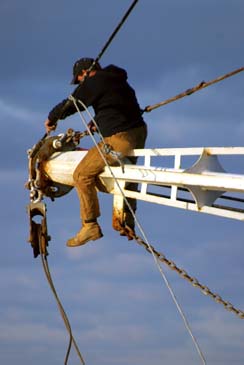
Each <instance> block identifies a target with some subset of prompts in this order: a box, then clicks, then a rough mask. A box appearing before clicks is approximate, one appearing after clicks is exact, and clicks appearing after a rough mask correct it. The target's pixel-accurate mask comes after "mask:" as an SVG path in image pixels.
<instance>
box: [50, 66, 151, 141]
mask: <svg viewBox="0 0 244 365" xmlns="http://www.w3.org/2000/svg"><path fill="white" fill-rule="evenodd" d="M72 95H73V96H74V97H75V98H76V99H78V100H81V101H82V102H83V103H84V104H85V105H86V106H87V107H89V106H92V107H93V109H94V112H95V120H96V123H97V124H98V127H99V129H100V131H101V133H102V135H103V136H104V137H109V136H111V135H113V134H115V133H119V132H124V131H127V130H129V129H132V128H136V127H139V126H142V125H144V124H145V122H144V121H143V118H142V115H141V110H140V107H139V104H138V102H137V99H136V95H135V92H134V90H133V89H132V87H131V86H130V85H129V84H128V82H127V73H126V71H125V70H123V69H122V68H119V67H117V66H114V65H109V66H107V67H105V68H103V69H101V70H98V71H97V72H96V74H95V75H94V76H91V77H87V78H86V79H85V81H84V82H82V83H81V84H80V85H79V86H78V87H77V88H76V89H75V90H74V92H73V94H72ZM67 101H68V99H65V100H63V101H62V102H61V103H59V104H58V105H56V106H55V107H54V108H53V109H52V110H51V112H50V113H49V116H48V119H49V120H50V121H51V122H53V123H56V122H57V121H58V120H59V119H65V118H66V117H67V116H69V115H72V114H74V113H76V112H77V109H76V108H75V106H74V104H73V102H72V101H69V102H67ZM64 105H66V108H64ZM78 106H79V109H80V110H81V111H82V110H84V109H83V107H82V106H81V105H80V104H79V103H78Z"/></svg>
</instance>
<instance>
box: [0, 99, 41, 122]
mask: <svg viewBox="0 0 244 365" xmlns="http://www.w3.org/2000/svg"><path fill="white" fill-rule="evenodd" d="M0 113H1V115H2V118H3V119H5V118H6V119H8V120H9V121H11V119H14V120H16V119H17V120H21V122H26V123H29V122H32V124H33V120H35V119H37V120H38V119H41V118H42V115H41V114H40V113H37V112H35V111H33V110H30V109H28V108H24V107H20V106H19V105H16V104H11V103H9V102H6V101H5V100H3V99H0Z"/></svg>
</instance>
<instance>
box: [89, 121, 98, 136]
mask: <svg viewBox="0 0 244 365" xmlns="http://www.w3.org/2000/svg"><path fill="white" fill-rule="evenodd" d="M87 126H88V128H89V130H90V131H91V133H92V134H94V133H95V132H97V127H96V126H95V124H94V122H93V121H92V120H91V121H90V122H89V123H88V124H87Z"/></svg>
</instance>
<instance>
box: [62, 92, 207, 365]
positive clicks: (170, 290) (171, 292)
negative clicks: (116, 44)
mask: <svg viewBox="0 0 244 365" xmlns="http://www.w3.org/2000/svg"><path fill="white" fill-rule="evenodd" d="M69 98H70V100H72V101H73V103H74V105H75V107H76V109H77V112H78V114H79V115H80V118H81V121H82V123H83V124H84V126H85V127H86V129H87V131H88V133H89V135H90V137H91V139H92V141H93V143H94V144H95V146H96V147H97V149H98V152H99V153H100V155H101V157H102V159H103V160H104V162H105V164H106V166H107V167H108V169H109V171H110V173H111V175H112V177H113V179H114V181H115V183H116V185H117V187H118V188H119V190H120V193H121V195H122V196H123V198H124V201H125V203H126V205H127V207H128V208H129V210H130V212H131V214H132V216H133V218H134V220H135V223H136V225H137V227H138V229H139V230H140V232H141V234H142V236H143V239H144V241H145V243H146V244H147V246H148V249H149V250H150V252H151V254H152V256H153V259H154V261H155V264H156V266H157V268H158V270H159V272H160V274H161V276H162V278H163V280H164V282H165V284H166V287H167V288H168V290H169V292H170V295H171V297H172V299H173V301H174V303H175V305H176V308H177V309H178V311H179V313H180V315H181V317H182V319H183V322H184V325H185V327H186V329H187V331H188V333H189V334H190V337H191V338H192V341H193V343H194V345H195V347H196V350H197V352H198V354H199V356H200V359H201V361H202V363H203V364H204V365H206V360H205V358H204V355H203V353H202V351H201V349H200V346H199V344H198V342H197V340H196V338H195V336H194V335H193V333H192V330H191V328H190V325H189V322H188V321H187V319H186V315H185V314H184V312H183V310H182V308H181V306H180V304H179V302H178V300H177V298H176V296H175V294H174V291H173V289H172V287H171V285H170V283H169V281H168V279H167V277H166V275H165V273H164V271H163V269H162V267H161V265H160V262H159V260H158V258H157V257H156V255H155V253H154V252H153V249H152V247H151V245H150V243H149V241H148V239H147V237H146V234H145V232H144V230H143V228H142V226H141V224H140V223H139V221H138V219H137V217H136V215H135V213H134V211H133V209H132V208H131V205H130V204H129V202H128V200H127V198H126V196H125V194H124V192H123V190H122V188H121V187H120V185H119V182H118V180H117V178H116V177H115V175H114V173H113V171H112V169H111V166H110V165H109V164H108V162H107V160H106V158H105V156H104V154H103V153H102V151H101V149H100V147H99V145H98V143H97V141H96V139H95V138H94V136H93V134H92V133H91V131H90V129H89V128H88V126H87V123H86V120H85V118H84V117H83V115H82V114H81V111H80V109H79V107H78V105H77V103H76V99H75V98H74V97H73V96H72V95H71V96H70V97H69ZM78 101H79V103H80V104H81V105H82V107H83V108H84V110H85V111H86V113H87V114H88V116H89V118H91V120H92V121H93V123H94V125H95V126H96V128H97V131H98V134H99V136H100V138H101V140H102V142H103V143H104V144H105V141H104V138H103V136H102V134H101V132H100V130H99V127H98V125H97V123H96V121H95V119H94V118H93V116H92V115H91V113H90V112H89V110H88V108H87V106H86V105H85V104H84V103H83V102H82V101H81V100H80V99H79V100H78Z"/></svg>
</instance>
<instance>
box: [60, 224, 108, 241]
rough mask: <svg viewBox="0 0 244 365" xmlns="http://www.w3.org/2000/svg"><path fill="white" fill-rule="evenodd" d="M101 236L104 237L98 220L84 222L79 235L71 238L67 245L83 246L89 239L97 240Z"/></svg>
mask: <svg viewBox="0 0 244 365" xmlns="http://www.w3.org/2000/svg"><path fill="white" fill-rule="evenodd" d="M101 237H103V234H102V231H101V228H100V226H99V224H98V223H97V222H91V223H84V224H83V227H82V228H81V230H80V231H79V232H78V233H77V235H76V236H75V237H72V238H70V239H69V240H68V241H67V243H66V245H67V246H68V247H76V246H81V245H84V244H85V243H86V242H88V241H95V240H98V239H99V238H101Z"/></svg>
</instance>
